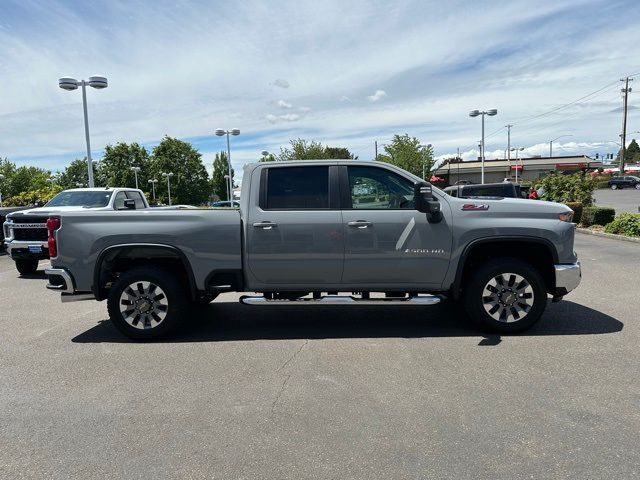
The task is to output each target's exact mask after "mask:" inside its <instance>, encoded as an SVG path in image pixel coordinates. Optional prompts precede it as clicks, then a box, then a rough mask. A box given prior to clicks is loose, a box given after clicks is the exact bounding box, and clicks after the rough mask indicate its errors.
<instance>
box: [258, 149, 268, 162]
mask: <svg viewBox="0 0 640 480" xmlns="http://www.w3.org/2000/svg"><path fill="white" fill-rule="evenodd" d="M260 153H261V154H262V161H263V162H266V161H267V158H269V152H268V151H267V150H262V152H260Z"/></svg>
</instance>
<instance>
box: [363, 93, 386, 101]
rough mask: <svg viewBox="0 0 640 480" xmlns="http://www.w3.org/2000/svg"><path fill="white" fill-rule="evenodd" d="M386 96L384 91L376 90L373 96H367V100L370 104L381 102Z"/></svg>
mask: <svg viewBox="0 0 640 480" xmlns="http://www.w3.org/2000/svg"><path fill="white" fill-rule="evenodd" d="M386 96H387V92H385V91H384V90H376V91H375V93H374V94H373V95H369V96H368V97H367V99H368V100H369V101H370V102H377V101H378V100H382V99H383V98H384V97H386Z"/></svg>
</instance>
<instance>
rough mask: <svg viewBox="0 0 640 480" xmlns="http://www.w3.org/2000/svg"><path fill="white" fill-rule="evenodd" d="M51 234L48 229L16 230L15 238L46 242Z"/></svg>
mask: <svg viewBox="0 0 640 480" xmlns="http://www.w3.org/2000/svg"><path fill="white" fill-rule="evenodd" d="M48 236H49V233H48V232H47V229H46V228H14V229H13V238H14V239H15V240H23V241H24V240H27V241H28V240H36V241H39V242H46V241H47V238H48Z"/></svg>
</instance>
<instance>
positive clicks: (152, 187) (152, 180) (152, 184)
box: [149, 178, 158, 203]
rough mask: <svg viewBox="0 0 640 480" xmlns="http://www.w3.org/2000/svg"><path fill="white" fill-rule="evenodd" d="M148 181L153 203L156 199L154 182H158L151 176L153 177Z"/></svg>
mask: <svg viewBox="0 0 640 480" xmlns="http://www.w3.org/2000/svg"><path fill="white" fill-rule="evenodd" d="M149 183H150V184H151V191H152V192H153V203H155V201H156V183H158V180H157V179H155V178H153V179H151V180H149Z"/></svg>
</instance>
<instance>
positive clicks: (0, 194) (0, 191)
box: [0, 173, 4, 207]
mask: <svg viewBox="0 0 640 480" xmlns="http://www.w3.org/2000/svg"><path fill="white" fill-rule="evenodd" d="M0 180H4V175H2V174H1V173H0ZM0 207H2V188H0Z"/></svg>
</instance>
